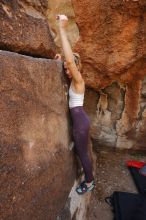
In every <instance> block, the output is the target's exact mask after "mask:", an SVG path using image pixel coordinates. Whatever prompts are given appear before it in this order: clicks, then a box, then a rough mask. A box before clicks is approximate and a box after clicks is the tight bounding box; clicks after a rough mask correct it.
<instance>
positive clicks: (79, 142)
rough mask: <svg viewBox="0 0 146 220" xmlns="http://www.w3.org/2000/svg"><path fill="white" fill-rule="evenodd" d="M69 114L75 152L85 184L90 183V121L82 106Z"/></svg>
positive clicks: (91, 178) (71, 110) (72, 109)
mask: <svg viewBox="0 0 146 220" xmlns="http://www.w3.org/2000/svg"><path fill="white" fill-rule="evenodd" d="M70 112H71V118H72V122H73V139H74V143H75V151H76V153H77V154H78V156H79V158H80V160H81V163H82V166H83V170H84V173H85V180H86V182H91V181H92V180H93V174H92V163H91V160H90V158H89V155H88V153H87V145H88V138H89V127H90V121H89V118H88V116H87V114H86V112H85V111H84V109H83V107H82V106H78V107H74V108H71V109H70Z"/></svg>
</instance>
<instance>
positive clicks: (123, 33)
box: [72, 0, 146, 148]
mask: <svg viewBox="0 0 146 220" xmlns="http://www.w3.org/2000/svg"><path fill="white" fill-rule="evenodd" d="M72 3H73V7H74V11H75V16H76V22H77V25H78V27H79V30H80V39H79V41H78V42H77V44H76V46H75V49H76V50H77V51H78V52H79V53H80V55H81V58H82V63H83V75H84V77H85V80H86V84H87V85H88V86H89V87H90V88H93V89H94V90H95V91H97V93H99V95H100V97H99V99H98V102H97V103H96V104H97V108H96V109H95V114H94V115H95V116H94V120H93V124H92V130H93V133H92V137H93V138H94V139H96V140H97V142H98V144H101V145H105V146H114V147H119V148H144V147H145V130H146V124H145V120H146V118H145V105H146V103H145V92H144V91H145V75H146V2H145V0H139V1H138V0H137V1H132V0H131V1H122V0H118V1H115V0H112V1H111V0H109V1H100V0H98V1H95V0H93V1H92V2H91V1H89V0H85V1H82V0H81V1H77V0H72ZM94 100H96V97H95V99H94ZM95 118H96V119H95ZM93 127H94V129H93Z"/></svg>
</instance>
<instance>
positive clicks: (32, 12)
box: [0, 0, 56, 58]
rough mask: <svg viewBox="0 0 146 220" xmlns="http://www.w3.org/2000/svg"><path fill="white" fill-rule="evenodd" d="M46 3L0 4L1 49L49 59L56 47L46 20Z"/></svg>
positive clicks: (43, 0) (38, 1) (44, 1)
mask: <svg viewBox="0 0 146 220" xmlns="http://www.w3.org/2000/svg"><path fill="white" fill-rule="evenodd" d="M47 8H48V2H47V0H37V1H29V0H23V1H19V0H14V1H7V0H2V1H1V2H0V33H1V34H0V49H3V50H9V51H15V52H19V53H23V54H29V55H32V56H38V57H48V58H52V57H53V56H54V54H55V49H56V47H55V44H54V42H53V39H52V35H51V33H50V29H49V26H48V22H47V19H46V17H45V14H46V11H47Z"/></svg>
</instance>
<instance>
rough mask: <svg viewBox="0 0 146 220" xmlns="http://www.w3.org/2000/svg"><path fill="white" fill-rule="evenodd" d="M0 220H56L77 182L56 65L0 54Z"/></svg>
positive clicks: (63, 90)
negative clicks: (75, 180)
mask: <svg viewBox="0 0 146 220" xmlns="http://www.w3.org/2000/svg"><path fill="white" fill-rule="evenodd" d="M0 96H1V98H0V159H1V163H0V176H1V178H0V186H1V187H0V207H1V212H0V218H1V219H16V220H20V219H21V220H26V219H27V220H32V219H48V220H53V219H56V216H57V215H58V213H59V211H60V210H61V208H63V207H64V205H65V201H66V199H67V197H68V195H69V192H70V189H71V187H72V185H73V181H74V179H75V172H74V171H75V168H74V166H73V164H74V163H73V155H72V153H71V151H70V150H69V143H70V138H69V125H68V110H67V109H68V107H67V97H66V86H65V84H64V78H63V74H62V65H61V63H60V62H58V61H53V60H49V59H42V58H32V57H27V56H23V55H19V54H16V53H12V52H4V51H0Z"/></svg>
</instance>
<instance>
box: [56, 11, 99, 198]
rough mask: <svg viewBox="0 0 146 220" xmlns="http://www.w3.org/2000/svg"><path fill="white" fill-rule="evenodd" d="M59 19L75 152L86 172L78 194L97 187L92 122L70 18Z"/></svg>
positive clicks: (58, 17) (58, 56)
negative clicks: (69, 30) (70, 34)
mask: <svg viewBox="0 0 146 220" xmlns="http://www.w3.org/2000/svg"><path fill="white" fill-rule="evenodd" d="M57 21H58V27H59V33H60V39H61V43H62V49H63V53H64V56H65V62H64V69H65V72H66V74H67V76H68V78H69V79H70V88H69V109H70V114H71V119H72V122H73V139H74V143H75V152H76V153H77V155H78V156H79V159H80V161H81V164H82V166H83V171H84V173H85V179H84V181H83V182H81V183H80V184H79V186H78V187H77V188H76V192H77V193H78V194H84V193H85V192H89V191H92V190H93V189H94V187H95V183H94V177H93V171H92V162H91V159H90V157H89V155H88V152H87V145H88V138H89V126H90V122H89V118H88V115H87V114H86V112H85V111H84V109H83V101H84V93H85V82H84V79H83V77H82V75H81V72H80V69H81V62H80V56H79V55H78V54H77V53H73V52H72V49H71V46H70V44H69V41H68V38H67V34H66V27H67V24H68V18H67V17H66V16H65V15H58V16H57ZM56 59H60V60H61V56H60V55H59V54H57V55H56Z"/></svg>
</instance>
